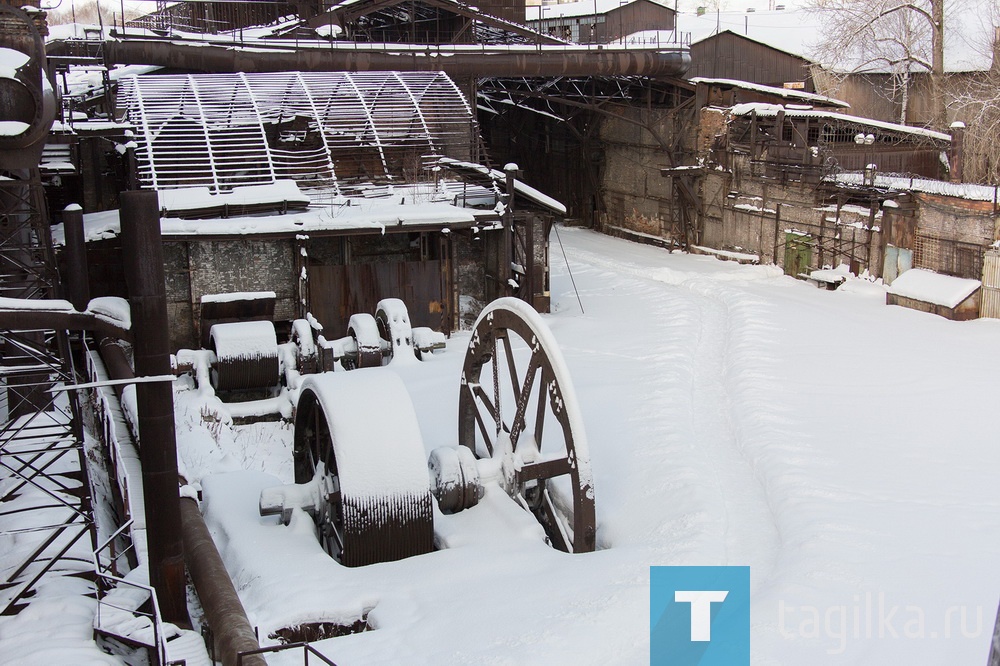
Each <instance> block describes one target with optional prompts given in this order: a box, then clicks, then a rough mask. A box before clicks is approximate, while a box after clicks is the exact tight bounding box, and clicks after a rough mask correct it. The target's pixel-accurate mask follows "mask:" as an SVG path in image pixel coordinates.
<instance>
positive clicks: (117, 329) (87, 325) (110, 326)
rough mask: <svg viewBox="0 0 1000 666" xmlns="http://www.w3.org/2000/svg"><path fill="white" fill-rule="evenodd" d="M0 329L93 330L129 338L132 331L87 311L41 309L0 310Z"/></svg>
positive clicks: (102, 333) (124, 338)
mask: <svg viewBox="0 0 1000 666" xmlns="http://www.w3.org/2000/svg"><path fill="white" fill-rule="evenodd" d="M0 330H3V331H17V330H47V331H95V332H97V333H98V334H100V335H108V336H111V337H117V338H122V339H123V340H131V339H132V333H131V332H130V331H129V330H128V329H126V328H121V326H119V325H116V324H115V323H113V322H112V321H111V320H109V319H99V318H98V317H95V316H94V315H92V314H90V313H88V312H72V311H67V310H56V309H53V310H43V309H40V308H39V309H25V310H19V309H9V310H0Z"/></svg>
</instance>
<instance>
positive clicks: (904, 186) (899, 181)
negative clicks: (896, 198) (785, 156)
mask: <svg viewBox="0 0 1000 666" xmlns="http://www.w3.org/2000/svg"><path fill="white" fill-rule="evenodd" d="M830 179H831V180H833V181H835V182H837V183H843V184H845V185H861V184H862V183H863V182H864V175H863V174H860V173H840V174H837V175H835V176H830ZM875 187H878V188H884V189H889V190H901V191H909V192H923V193H925V194H938V195H941V196H945V197H954V198H956V199H967V200H969V201H997V200H998V192H1000V190H998V188H997V187H995V186H993V185H977V184H975V183H950V182H947V181H943V180H930V179H927V178H910V177H908V176H894V175H892V174H877V175H876V176H875ZM888 203H889V202H886V204H885V205H888Z"/></svg>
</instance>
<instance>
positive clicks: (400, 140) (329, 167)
mask: <svg viewBox="0 0 1000 666" xmlns="http://www.w3.org/2000/svg"><path fill="white" fill-rule="evenodd" d="M119 106H120V107H121V108H123V109H124V111H125V113H126V114H127V116H128V120H129V121H130V122H132V123H133V124H134V125H135V126H136V127H137V128H138V129H139V136H138V137H137V139H136V142H137V144H138V148H137V150H136V158H137V163H138V169H139V179H140V180H141V181H142V183H143V184H144V185H145V186H147V187H151V188H153V189H157V190H161V189H172V188H182V187H207V188H209V190H210V191H212V192H214V193H218V192H223V191H228V190H230V189H232V188H233V187H238V186H250V185H265V184H270V183H273V182H275V181H276V180H278V179H288V178H291V179H294V180H296V181H298V182H299V185H300V186H303V187H332V188H333V189H335V190H339V189H340V187H341V186H342V185H344V184H346V183H355V182H369V181H371V182H393V181H396V180H401V181H405V182H412V181H415V180H417V179H418V178H419V176H420V174H421V170H422V168H423V158H424V157H426V156H428V155H445V156H448V157H454V158H456V159H463V160H468V159H470V157H471V149H472V145H473V141H474V140H475V138H476V136H477V131H476V126H475V118H474V116H473V114H472V109H471V108H470V107H469V104H468V102H467V101H466V100H465V98H464V97H463V96H462V94H461V92H460V91H459V89H458V87H457V86H456V85H455V84H454V82H453V81H452V80H451V79H450V78H448V76H447V75H445V74H443V73H441V72H354V73H351V72H277V73H255V74H244V73H238V74H203V75H177V76H146V77H132V78H129V79H125V80H124V81H123V83H122V87H121V91H120V93H119Z"/></svg>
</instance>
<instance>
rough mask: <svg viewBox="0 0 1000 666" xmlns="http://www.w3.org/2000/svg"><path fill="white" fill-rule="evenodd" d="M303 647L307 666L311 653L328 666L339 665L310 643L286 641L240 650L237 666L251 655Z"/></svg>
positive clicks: (237, 655) (306, 665) (240, 665)
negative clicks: (279, 643) (255, 648)
mask: <svg viewBox="0 0 1000 666" xmlns="http://www.w3.org/2000/svg"><path fill="white" fill-rule="evenodd" d="M299 648H302V653H303V656H304V657H305V661H304V662H303V663H304V664H305V666H309V655H313V656H314V657H316V658H317V659H319V660H320V661H321V662H322V663H324V664H327V666H337V664H335V663H334V662H332V661H330V659H329V658H327V657H325V656H323V655H322V654H320V652H319V651H318V650H316V648H314V647H313V646H312V645H310V644H309V643H305V642H302V643H286V644H285V645H272V646H271V647H264V648H259V649H257V650H247V651H246V652H239V653H237V654H236V666H242V664H243V658H244V657H250V656H253V655H258V654H270V653H273V652H286V651H288V650H297V649H299Z"/></svg>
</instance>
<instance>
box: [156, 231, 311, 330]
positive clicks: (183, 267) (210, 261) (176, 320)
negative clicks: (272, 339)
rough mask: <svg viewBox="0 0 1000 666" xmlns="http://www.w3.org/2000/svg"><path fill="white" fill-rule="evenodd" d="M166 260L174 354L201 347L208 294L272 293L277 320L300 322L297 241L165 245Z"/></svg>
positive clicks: (178, 242)
mask: <svg viewBox="0 0 1000 666" xmlns="http://www.w3.org/2000/svg"><path fill="white" fill-rule="evenodd" d="M163 256H164V264H165V265H164V269H165V272H166V282H167V285H166V286H167V316H168V317H169V319H170V324H171V330H170V346H171V348H172V349H178V348H181V347H188V348H192V347H197V346H198V343H197V340H198V337H197V336H198V334H199V331H198V330H197V326H198V315H199V308H200V303H201V297H202V296H204V295H205V294H221V293H227V292H240V291H273V292H275V294H276V295H277V300H276V302H275V308H274V317H275V320H289V319H294V318H296V317H297V316H298V310H297V306H296V300H297V296H296V294H297V279H298V272H297V271H296V270H295V256H296V253H295V241H294V240H293V239H267V240H247V239H234V240H224V241H223V240H217V241H171V240H169V239H165V240H164V243H163Z"/></svg>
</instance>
